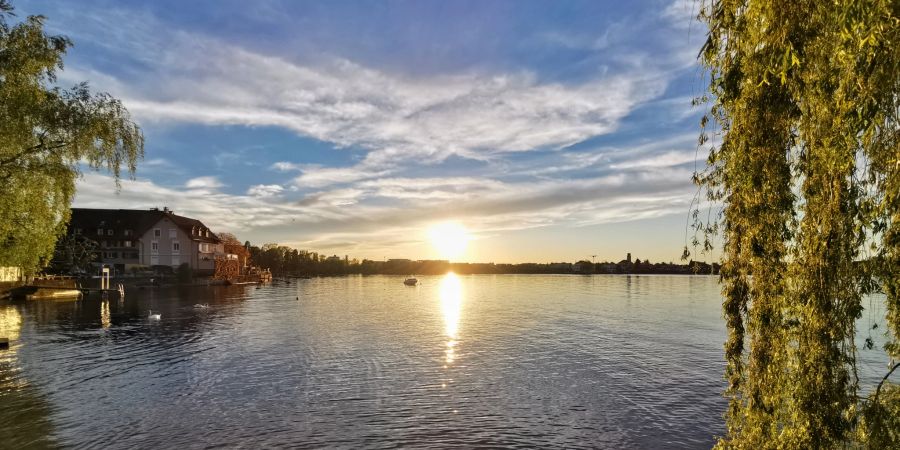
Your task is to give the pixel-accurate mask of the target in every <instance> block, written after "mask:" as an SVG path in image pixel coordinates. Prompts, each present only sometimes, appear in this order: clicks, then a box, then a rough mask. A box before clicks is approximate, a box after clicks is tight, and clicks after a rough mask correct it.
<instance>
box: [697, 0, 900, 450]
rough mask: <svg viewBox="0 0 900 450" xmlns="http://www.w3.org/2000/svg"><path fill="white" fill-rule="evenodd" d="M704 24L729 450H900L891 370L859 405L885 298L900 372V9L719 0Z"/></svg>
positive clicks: (899, 402) (700, 222) (893, 0)
mask: <svg viewBox="0 0 900 450" xmlns="http://www.w3.org/2000/svg"><path fill="white" fill-rule="evenodd" d="M700 19H701V20H702V21H704V22H705V23H706V24H707V26H708V39H707V41H706V43H705V44H704V46H703V48H702V50H701V53H700V60H701V61H702V62H703V64H705V66H706V67H707V68H708V69H709V81H710V84H709V94H707V95H705V96H703V97H701V98H699V99H698V101H699V102H701V103H703V102H705V103H707V104H708V105H709V110H708V113H707V115H706V116H704V118H703V119H702V121H701V126H702V127H703V128H704V131H703V132H702V133H701V135H700V146H709V150H710V153H709V158H708V166H707V169H706V170H705V171H704V172H701V173H697V174H696V175H695V182H696V183H697V184H698V185H699V186H700V187H701V190H705V192H706V194H707V197H708V199H709V200H711V201H712V202H713V203H715V202H721V204H723V208H722V209H721V213H720V214H712V216H711V219H709V220H707V219H704V217H707V216H706V215H701V214H699V211H698V210H695V211H694V218H695V227H696V229H697V230H698V237H699V236H702V237H703V241H702V246H703V249H704V251H705V250H709V249H710V248H711V246H712V244H711V242H712V239H713V237H714V236H715V235H717V234H718V233H721V234H722V235H723V238H724V241H723V264H722V267H721V279H722V283H723V293H724V296H725V301H724V304H723V306H724V314H725V319H726V322H727V326H728V332H729V336H728V341H727V342H726V345H725V354H726V359H727V372H726V376H727V378H728V381H729V387H728V390H727V392H726V395H727V396H728V397H729V398H730V406H729V409H728V413H727V427H728V433H727V436H725V437H724V438H723V439H722V440H721V441H720V442H719V446H720V447H735V448H770V447H779V448H831V447H837V446H842V445H844V444H846V443H848V442H849V441H854V440H859V441H862V442H864V443H866V444H868V445H870V446H872V447H877V448H887V447H892V448H897V446H898V445H900V442H898V439H900V436H898V433H900V429H898V423H897V421H898V419H897V411H898V410H900V393H898V389H897V388H896V386H895V385H892V384H891V383H890V380H889V375H890V372H888V373H887V374H886V376H885V379H884V381H883V382H882V384H880V385H879V386H878V387H877V389H875V390H873V392H872V393H871V394H870V395H869V396H868V397H867V398H864V399H859V397H858V394H859V392H860V389H859V386H858V378H857V376H856V365H855V364H856V353H857V348H856V346H855V342H854V338H855V336H856V329H855V321H856V319H857V318H859V317H860V315H861V312H862V302H861V301H862V299H863V298H864V296H866V295H868V294H870V293H872V292H876V291H881V292H884V293H885V294H886V302H887V303H886V306H887V323H888V327H887V328H888V331H889V333H890V335H889V338H890V343H889V344H888V345H887V346H886V348H885V350H886V351H887V352H888V354H889V355H890V357H891V358H892V360H893V361H895V362H896V361H897V360H898V359H900V345H898V342H897V339H898V337H900V141H898V137H900V127H898V111H900V77H898V75H897V74H898V73H900V52H898V51H897V49H898V48H900V26H898V23H900V22H898V21H900V1H897V0H873V1H863V0H835V1H831V2H822V1H818V0H799V1H793V2H783V1H777V0H759V1H751V0H710V1H708V2H703V6H702V8H701V13H700ZM694 243H695V245H700V244H701V242H700V240H699V239H695V241H694ZM688 255H689V252H688V250H687V248H685V256H688ZM895 362H893V363H892V364H894V365H893V366H892V368H891V369H889V370H894V369H896V368H897V365H896V363H895ZM898 373H900V371H898ZM892 414H893V416H892ZM891 421H892V422H891Z"/></svg>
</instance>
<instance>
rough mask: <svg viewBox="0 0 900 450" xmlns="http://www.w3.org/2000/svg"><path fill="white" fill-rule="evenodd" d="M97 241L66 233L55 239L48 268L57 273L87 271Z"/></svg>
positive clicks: (93, 257)
mask: <svg viewBox="0 0 900 450" xmlns="http://www.w3.org/2000/svg"><path fill="white" fill-rule="evenodd" d="M97 249H98V246H97V242H95V241H93V240H91V239H88V238H86V237H84V236H82V235H79V234H68V235H64V236H63V237H62V238H60V239H59V240H57V241H56V248H55V249H54V252H53V260H52V261H51V262H50V269H49V270H52V272H54V273H59V274H69V275H71V274H81V273H89V272H90V269H91V262H93V261H94V259H95V257H96V253H97Z"/></svg>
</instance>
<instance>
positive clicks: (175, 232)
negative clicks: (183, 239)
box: [169, 228, 178, 239]
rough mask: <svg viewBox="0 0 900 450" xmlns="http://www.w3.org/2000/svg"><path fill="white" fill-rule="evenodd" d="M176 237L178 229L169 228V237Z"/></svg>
mask: <svg viewBox="0 0 900 450" xmlns="http://www.w3.org/2000/svg"><path fill="white" fill-rule="evenodd" d="M177 237H178V231H175V229H174V228H169V239H175V238H177Z"/></svg>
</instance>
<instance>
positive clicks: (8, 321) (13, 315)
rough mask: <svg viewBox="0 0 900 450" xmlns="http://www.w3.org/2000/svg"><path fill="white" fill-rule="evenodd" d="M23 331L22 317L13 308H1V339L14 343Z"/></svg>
mask: <svg viewBox="0 0 900 450" xmlns="http://www.w3.org/2000/svg"><path fill="white" fill-rule="evenodd" d="M21 329H22V315H21V314H20V313H19V310H18V309H16V308H13V307H12V306H6V307H4V308H0V337H2V338H7V339H9V340H10V343H12V341H14V340H16V339H18V338H19V330H21Z"/></svg>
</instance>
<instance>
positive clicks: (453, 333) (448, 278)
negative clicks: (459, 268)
mask: <svg viewBox="0 0 900 450" xmlns="http://www.w3.org/2000/svg"><path fill="white" fill-rule="evenodd" d="M462 297H463V292H462V283H461V282H460V280H459V276H457V275H456V274H455V273H453V272H450V273H448V274H447V275H445V276H444V279H443V280H441V286H440V298H441V313H442V315H443V317H444V334H446V335H447V348H446V349H445V350H444V354H445V356H446V358H445V362H446V364H452V363H453V361H454V360H455V359H456V352H455V347H456V339H457V337H458V334H459V318H460V315H461V313H462Z"/></svg>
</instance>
